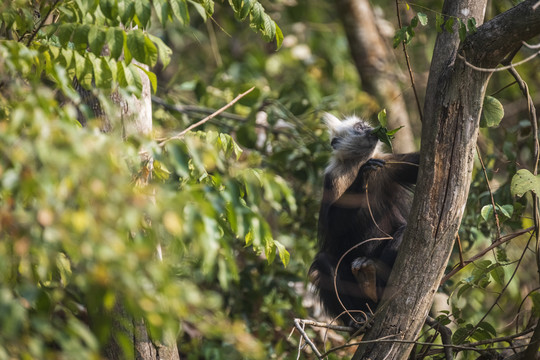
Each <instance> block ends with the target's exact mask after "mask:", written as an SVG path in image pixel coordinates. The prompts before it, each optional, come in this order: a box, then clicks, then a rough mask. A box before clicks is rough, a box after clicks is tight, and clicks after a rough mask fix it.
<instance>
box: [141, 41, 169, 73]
mask: <svg viewBox="0 0 540 360" xmlns="http://www.w3.org/2000/svg"><path fill="white" fill-rule="evenodd" d="M146 36H147V37H148V38H149V39H150V40H152V42H154V44H156V45H157V52H158V55H159V59H160V60H161V64H162V65H163V67H164V68H165V67H167V65H169V63H170V62H171V54H172V50H171V48H170V47H168V46H167V45H166V44H165V43H164V42H163V40H161V39H160V38H159V37H157V36H154V35H152V34H146Z"/></svg>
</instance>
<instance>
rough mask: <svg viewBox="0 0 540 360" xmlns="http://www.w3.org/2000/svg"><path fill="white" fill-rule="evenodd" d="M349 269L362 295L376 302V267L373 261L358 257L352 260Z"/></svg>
mask: <svg viewBox="0 0 540 360" xmlns="http://www.w3.org/2000/svg"><path fill="white" fill-rule="evenodd" d="M351 271H352V273H353V275H354V277H355V278H356V281H357V282H358V286H360V288H361V289H362V292H363V293H364V295H365V296H366V297H367V298H368V299H370V300H372V301H373V302H374V303H378V302H379V301H378V300H379V299H378V297H377V267H376V265H375V261H373V259H370V258H367V257H358V258H356V259H354V260H353V262H352V264H351Z"/></svg>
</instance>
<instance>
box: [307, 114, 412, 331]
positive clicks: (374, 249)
mask: <svg viewBox="0 0 540 360" xmlns="http://www.w3.org/2000/svg"><path fill="white" fill-rule="evenodd" d="M324 121H325V123H326V125H327V127H328V129H329V131H330V136H331V146H332V148H333V152H332V156H331V158H330V162H329V165H328V166H327V168H326V170H325V175H324V189H323V196H322V201H321V207H320V211H319V221H318V253H317V254H316V256H315V259H314V261H313V263H312V265H311V267H310V269H309V278H310V280H311V282H312V283H313V285H314V286H315V289H316V290H317V292H318V295H319V298H320V300H321V303H322V305H323V308H324V309H325V310H326V312H327V313H328V314H329V315H330V316H332V317H333V318H337V319H338V320H339V321H340V322H341V323H343V324H345V325H348V326H352V327H358V323H359V322H358V321H359V320H368V317H369V314H370V313H371V312H373V311H375V309H376V307H377V304H378V303H379V301H380V299H381V297H382V292H383V290H384V289H385V287H386V283H387V281H388V278H389V276H390V271H391V270H392V267H393V265H394V262H395V260H396V256H397V252H398V249H399V245H400V244H401V241H402V239H403V234H404V231H405V228H406V226H407V217H408V215H409V212H410V208H411V204H412V194H413V190H414V186H415V184H416V180H417V176H418V164H419V153H409V154H386V153H384V152H383V151H382V143H381V142H380V141H379V139H378V138H377V136H376V135H375V134H374V133H373V132H374V128H373V127H372V126H370V125H369V124H368V123H367V122H365V121H364V120H362V119H360V118H358V117H356V116H351V117H347V118H345V119H344V120H343V121H341V120H339V119H338V118H337V117H335V116H333V115H331V114H325V116H324ZM338 262H339V268H338ZM336 271H337V274H336ZM334 276H336V288H337V294H339V298H338V296H337V294H336V290H335V288H334ZM340 301H341V303H340ZM345 309H347V310H348V312H349V313H347V312H345Z"/></svg>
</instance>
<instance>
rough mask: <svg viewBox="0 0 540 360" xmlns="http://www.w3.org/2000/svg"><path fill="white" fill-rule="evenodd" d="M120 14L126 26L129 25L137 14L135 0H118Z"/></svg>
mask: <svg viewBox="0 0 540 360" xmlns="http://www.w3.org/2000/svg"><path fill="white" fill-rule="evenodd" d="M118 15H119V16H120V20H122V24H124V26H129V25H130V23H131V21H132V20H133V16H134V15H135V2H133V0H120V1H119V2H118Z"/></svg>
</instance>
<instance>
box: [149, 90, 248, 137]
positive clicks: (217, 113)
mask: <svg viewBox="0 0 540 360" xmlns="http://www.w3.org/2000/svg"><path fill="white" fill-rule="evenodd" d="M253 89H255V86H254V87H252V88H251V89H249V90H247V91H246V92H243V93H242V94H240V95H238V96H237V97H235V98H234V99H233V100H232V101H231V102H230V103H228V104H227V105H225V106H223V107H222V108H221V109H219V110H217V111H216V112H214V113H213V114H211V115H208V116H207V117H205V118H204V119H202V120H201V121H198V122H196V123H195V124H192V125H190V126H188V128H187V129H185V130H182V131H181V132H180V133H178V134H177V135H175V136H171V137H170V138H168V139H165V140H163V141H161V142H160V143H159V146H163V145H165V144H166V143H167V142H169V141H171V140H175V139H181V138H182V137H183V136H184V135H185V134H186V133H187V132H188V131H191V130H193V129H195V128H196V127H198V126H201V125H202V124H204V123H205V122H207V121H208V120H210V119H213V118H215V117H216V116H218V115H219V114H221V113H222V112H224V111H225V110H227V109H228V108H230V107H231V106H233V105H234V104H235V103H236V102H237V101H238V100H240V99H241V98H243V97H244V96H246V95H247V94H249V93H250V92H252V91H253Z"/></svg>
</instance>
